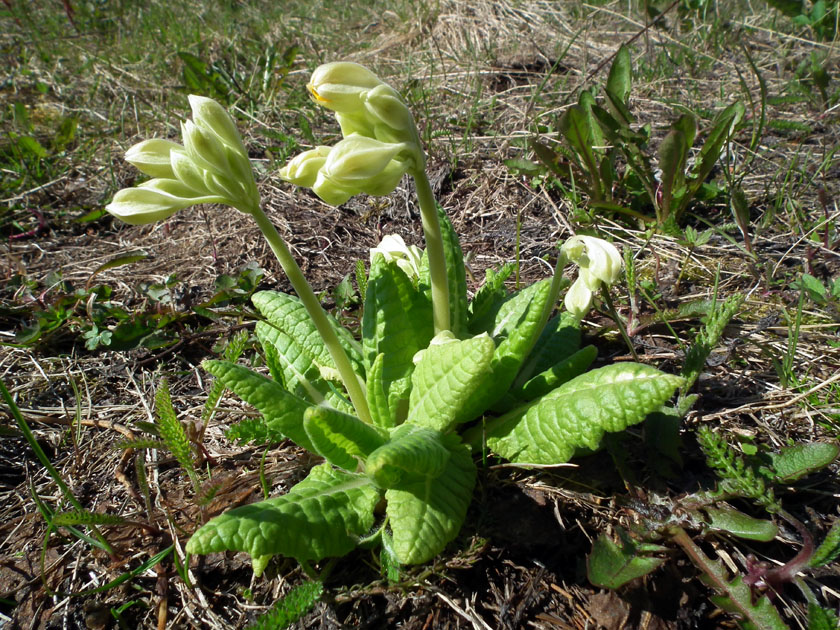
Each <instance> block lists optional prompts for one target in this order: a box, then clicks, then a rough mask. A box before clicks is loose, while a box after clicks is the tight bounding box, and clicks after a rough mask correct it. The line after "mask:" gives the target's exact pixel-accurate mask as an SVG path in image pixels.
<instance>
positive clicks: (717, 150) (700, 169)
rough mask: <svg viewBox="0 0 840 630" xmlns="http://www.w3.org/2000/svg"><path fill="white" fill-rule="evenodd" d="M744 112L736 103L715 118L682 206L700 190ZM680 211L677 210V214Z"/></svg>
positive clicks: (737, 102)
mask: <svg viewBox="0 0 840 630" xmlns="http://www.w3.org/2000/svg"><path fill="white" fill-rule="evenodd" d="M744 111H745V110H744V105H743V103H741V102H740V101H736V102H735V103H732V104H731V105H729V106H728V107H727V108H726V109H724V110H723V111H721V112H720V113H719V114H718V115H717V116H716V117H715V120H714V122H713V123H712V124H713V126H712V130H711V131H710V132H709V135H708V137H707V138H706V141H705V142H704V143H703V146H702V147H700V152H699V154H698V156H697V162H696V164H695V166H694V169H693V170H692V173H691V175H692V182H691V189H690V191H689V194H688V195H687V196H686V199H685V200H684V205H687V203H688V202H689V201H690V200H691V198H693V197H694V195H695V194H697V191H698V190H700V187H701V186H702V185H703V183H704V182H705V181H706V178H707V177H708V176H709V174H710V173H711V172H712V169H713V168H714V167H715V164H717V162H718V160H719V159H720V157H721V153H722V151H723V148H724V145H725V144H726V143H727V142H729V139H730V138H731V137H732V134H733V133H734V131H735V127H737V126H738V124H739V123H740V122H741V120H742V119H743V118H744ZM681 210H682V209H679V211H678V214H679V212H680V211H681Z"/></svg>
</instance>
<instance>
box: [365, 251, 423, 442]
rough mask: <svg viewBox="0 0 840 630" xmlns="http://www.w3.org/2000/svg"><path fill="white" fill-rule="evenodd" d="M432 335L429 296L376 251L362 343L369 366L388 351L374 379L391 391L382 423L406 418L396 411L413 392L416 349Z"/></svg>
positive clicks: (386, 391) (393, 423) (387, 397)
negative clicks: (401, 402) (400, 416)
mask: <svg viewBox="0 0 840 630" xmlns="http://www.w3.org/2000/svg"><path fill="white" fill-rule="evenodd" d="M433 335H434V325H433V317H432V305H431V302H430V300H429V299H428V297H427V296H426V295H425V294H424V293H423V292H421V291H419V290H418V289H417V288H415V286H414V285H413V284H412V282H411V280H410V279H409V278H408V276H406V275H405V273H404V272H403V270H402V269H400V268H399V267H398V266H397V264H396V263H388V262H386V261H385V257H384V256H381V255H377V256H375V257H374V260H373V262H372V263H371V268H370V277H369V279H368V285H367V292H366V296H365V309H364V315H363V317H362V344H363V349H364V355H365V365H366V366H367V367H368V369H370V367H371V366H372V365H373V363H374V361H375V360H376V359H377V357H378V356H379V355H383V357H382V359H381V366H380V371H379V376H378V378H379V383H376V384H375V386H376V387H381V388H382V390H383V391H384V392H385V395H386V401H387V416H386V417H382V418H380V419H379V420H378V422H379V424H381V425H382V426H393V425H395V424H398V423H399V422H400V421H401V420H402V419H401V418H397V413H396V411H397V409H398V407H399V406H400V401H401V400H403V399H407V398H408V395H409V390H410V388H411V373H412V372H413V371H414V361H413V359H414V355H415V354H416V353H417V352H418V351H419V350H421V349H423V348H425V347H426V346H428V345H429V341H430V340H431V338H432V336H433Z"/></svg>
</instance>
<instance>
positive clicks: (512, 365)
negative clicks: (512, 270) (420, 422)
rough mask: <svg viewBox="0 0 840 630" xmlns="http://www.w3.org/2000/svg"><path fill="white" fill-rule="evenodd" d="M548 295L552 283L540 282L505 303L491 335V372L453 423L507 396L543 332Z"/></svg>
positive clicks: (470, 417)
mask: <svg viewBox="0 0 840 630" xmlns="http://www.w3.org/2000/svg"><path fill="white" fill-rule="evenodd" d="M550 293H551V281H550V280H542V281H540V282H537V283H535V284H532V285H531V286H529V287H527V288H525V289H523V290H522V291H519V292H518V293H515V294H514V295H512V296H510V298H509V299H508V300H505V303H504V304H503V305H502V308H500V309H499V312H498V313H497V314H496V319H495V322H494V325H493V328H492V330H491V331H490V335H491V336H492V337H493V340H494V341H495V342H496V351H495V352H494V353H493V359H492V360H491V362H490V371H489V372H488V373H487V375H486V376H485V377H484V379H483V381H482V383H481V384H480V385H479V387H478V389H477V390H476V391H475V393H474V394H472V395H471V396H470V398H469V400H468V401H467V404H466V405H465V406H464V408H463V409H462V410H461V411H460V412H459V413H458V416H457V417H456V418H455V422H456V423H460V422H469V421H470V420H473V419H475V418H477V417H478V416H479V415H481V413H483V412H484V411H486V410H487V409H488V408H490V406H491V405H493V404H494V403H496V402H497V401H499V400H501V399H502V398H503V397H504V396H505V394H507V393H508V390H509V389H510V387H511V385H512V384H513V382H514V379H516V375H517V374H518V373H519V370H520V368H521V367H522V363H523V361H524V360H525V357H526V356H527V355H528V354H529V353H530V352H531V349H532V348H533V347H534V344H535V343H536V341H537V339H538V337H539V335H540V333H541V332H542V329H541V328H540V325H541V324H542V323H543V320H542V316H543V307H544V306H545V302H546V300H548V298H549V294H550Z"/></svg>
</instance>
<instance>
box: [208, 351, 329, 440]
mask: <svg viewBox="0 0 840 630" xmlns="http://www.w3.org/2000/svg"><path fill="white" fill-rule="evenodd" d="M201 365H202V367H203V368H204V369H205V370H207V371H208V372H210V374H212V375H213V376H215V377H216V378H218V379H219V380H220V381H222V382H223V383H224V384H225V387H227V388H228V389H230V390H231V391H233V393H235V394H236V395H237V396H239V397H240V398H241V399H242V400H244V401H245V402H246V403H248V404H249V405H253V406H254V407H256V408H257V410H258V411H259V412H260V413H261V414H262V415H263V417H264V418H265V424H266V427H267V428H268V430H269V431H270V433H271V434H273V435H284V436H285V437H287V438H289V439H290V440H292V442H294V443H295V444H297V445H298V446H301V447H303V448H305V449H307V450H310V451H313V452H314V448H313V447H312V442H310V441H309V437H308V436H307V435H306V431H304V430H303V414H304V412H305V411H306V410H307V408H309V407H311V405H310V404H309V403H308V402H306V401H305V400H303V399H301V398H298V397H297V396H295V395H294V394H290V393H289V392H287V391H286V390H285V389H283V387H282V386H281V385H280V384H279V383H277V382H275V381H273V380H271V379H270V378H267V377H265V376H263V375H262V374H258V373H257V372H254V371H252V370H249V369H248V368H246V367H243V366H241V365H236V364H235V363H230V362H229V361H205V362H204V363H202V364H201Z"/></svg>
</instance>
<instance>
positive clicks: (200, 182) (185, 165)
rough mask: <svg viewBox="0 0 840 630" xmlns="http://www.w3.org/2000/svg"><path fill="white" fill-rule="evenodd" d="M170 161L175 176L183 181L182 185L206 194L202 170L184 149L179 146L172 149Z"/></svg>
mask: <svg viewBox="0 0 840 630" xmlns="http://www.w3.org/2000/svg"><path fill="white" fill-rule="evenodd" d="M170 161H171V163H172V171H173V172H174V177H175V178H177V179H178V180H179V181H181V182H183V183H184V185H186V186H189V187H190V188H191V189H192V190H194V191H195V192H196V193H197V194H202V195H206V194H207V187H206V186H205V184H204V176H203V174H202V171H200V170H199V169H198V167H197V166H196V165H195V162H193V161H192V159H191V158H190V156H188V155H187V152H186V151H184V150H183V149H180V148H179V149H178V150H175V151H172V153H171V154H170Z"/></svg>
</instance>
